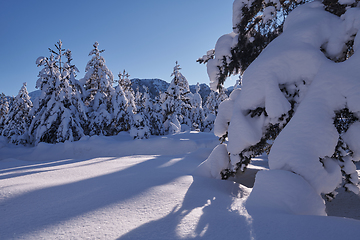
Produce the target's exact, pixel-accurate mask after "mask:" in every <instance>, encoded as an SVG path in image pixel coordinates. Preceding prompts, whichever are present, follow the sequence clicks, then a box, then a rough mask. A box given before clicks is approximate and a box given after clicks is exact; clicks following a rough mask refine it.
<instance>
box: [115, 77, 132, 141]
mask: <svg viewBox="0 0 360 240" xmlns="http://www.w3.org/2000/svg"><path fill="white" fill-rule="evenodd" d="M112 106H113V107H114V110H113V115H114V117H113V122H112V127H111V129H113V133H112V134H111V135H116V134H117V133H119V132H122V131H127V130H128V129H129V127H128V126H127V125H128V123H127V122H126V117H127V116H126V115H127V107H128V100H127V98H126V96H125V92H124V90H123V88H122V86H121V85H120V84H118V85H117V86H116V88H115V93H114V94H113V97H112Z"/></svg>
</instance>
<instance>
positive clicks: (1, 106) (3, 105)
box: [0, 93, 9, 134]
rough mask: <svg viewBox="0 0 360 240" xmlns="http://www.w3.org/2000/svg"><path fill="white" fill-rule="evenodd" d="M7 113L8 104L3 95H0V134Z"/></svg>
mask: <svg viewBox="0 0 360 240" xmlns="http://www.w3.org/2000/svg"><path fill="white" fill-rule="evenodd" d="M8 112H9V102H8V100H7V99H6V96H5V94H4V93H1V94H0V134H1V132H2V130H3V128H4V122H5V119H6V117H7V115H8Z"/></svg>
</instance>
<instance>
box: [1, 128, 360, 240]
mask: <svg viewBox="0 0 360 240" xmlns="http://www.w3.org/2000/svg"><path fill="white" fill-rule="evenodd" d="M217 143H218V140H217V138H216V137H215V136H214V135H212V134H210V133H195V132H191V133H182V134H177V135H169V136H159V137H151V138H150V139H147V140H131V138H130V136H129V135H128V134H120V135H118V136H114V137H91V138H84V139H82V140H81V141H78V142H72V143H71V142H66V143H60V144H56V145H50V144H44V143H40V144H39V145H38V146H37V147H33V148H27V147H21V146H14V145H9V144H7V143H6V141H5V139H4V138H1V139H0V239H2V240H5V239H140V240H141V239H359V238H360V221H359V220H356V219H360V211H359V209H360V199H359V197H358V196H356V195H355V194H353V193H344V192H340V194H339V196H338V198H337V199H335V200H334V201H333V202H331V203H330V204H328V205H327V211H328V214H329V215H332V216H331V217H330V216H328V217H323V216H309V215H307V216H305V215H291V214H285V213H280V212H276V211H270V210H269V211H268V210H267V209H263V208H261V209H260V208H259V209H256V208H253V207H251V204H250V205H246V200H247V197H248V196H249V194H250V193H251V190H252V185H253V182H254V176H255V174H256V172H257V171H259V170H264V169H266V168H267V160H266V158H258V159H255V161H253V164H252V165H250V167H249V169H248V171H247V172H246V173H245V175H243V176H239V177H238V178H237V183H236V182H232V181H222V180H216V179H210V178H206V177H204V176H202V174H201V171H199V168H197V167H198V166H199V165H200V164H201V163H202V162H203V161H204V160H205V159H206V158H207V157H208V155H209V154H210V152H211V151H212V149H213V148H214V147H215V146H216V144H217ZM264 201H266V199H264ZM334 216H338V217H334ZM344 217H347V218H344ZM350 218H353V219H350Z"/></svg>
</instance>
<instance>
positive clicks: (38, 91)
mask: <svg viewBox="0 0 360 240" xmlns="http://www.w3.org/2000/svg"><path fill="white" fill-rule="evenodd" d="M40 95H41V90H35V91H32V92H30V93H29V97H30V98H31V101H34V100H35V98H37V97H39V96H40Z"/></svg>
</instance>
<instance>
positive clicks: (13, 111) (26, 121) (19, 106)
mask: <svg viewBox="0 0 360 240" xmlns="http://www.w3.org/2000/svg"><path fill="white" fill-rule="evenodd" d="M31 108H32V102H31V100H30V97H29V95H28V91H27V89H26V83H24V84H23V86H22V87H21V89H20V91H19V93H18V95H17V96H16V97H15V99H14V101H13V103H12V105H11V107H10V110H9V113H8V115H7V117H6V119H5V121H4V129H3V132H2V135H3V136H5V137H7V138H8V139H9V141H10V142H11V143H14V144H27V143H29V140H30V139H29V135H28V128H29V126H30V123H31V120H32V116H30V115H29V112H30V110H31Z"/></svg>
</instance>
